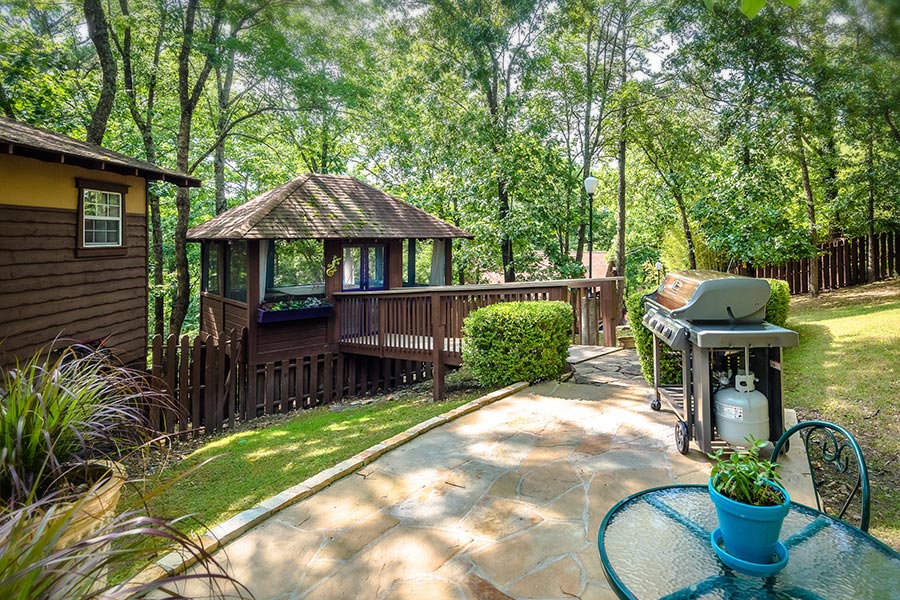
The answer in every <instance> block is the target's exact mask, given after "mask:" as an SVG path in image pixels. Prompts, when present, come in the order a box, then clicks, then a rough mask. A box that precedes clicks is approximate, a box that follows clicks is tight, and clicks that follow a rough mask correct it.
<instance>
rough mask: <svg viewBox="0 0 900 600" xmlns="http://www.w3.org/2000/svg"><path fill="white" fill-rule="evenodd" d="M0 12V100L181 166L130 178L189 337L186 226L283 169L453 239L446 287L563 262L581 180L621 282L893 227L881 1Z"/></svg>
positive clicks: (899, 34) (890, 106) (580, 211)
mask: <svg viewBox="0 0 900 600" xmlns="http://www.w3.org/2000/svg"><path fill="white" fill-rule="evenodd" d="M0 13H2V15H3V17H4V19H3V22H2V25H0V31H2V36H0V112H2V114H4V115H5V116H8V117H12V118H15V119H19V120H21V121H25V122H28V123H33V124H36V125H41V126H44V127H48V128H51V129H54V130H57V131H60V132H63V133H67V134H69V135H73V136H74V137H77V138H81V139H87V140H92V141H95V142H102V144H103V145H104V146H106V147H108V148H111V149H113V150H117V151H121V152H124V153H126V154H130V155H133V156H136V157H139V158H146V159H148V160H150V161H153V162H156V163H158V164H159V165H161V166H165V167H171V168H177V169H179V170H182V171H186V172H189V173H191V174H193V175H195V176H198V177H200V178H202V179H203V180H204V186H203V187H202V188H201V189H199V190H195V191H192V192H188V191H187V190H180V191H178V190H174V189H171V188H170V187H169V186H167V185H154V186H153V188H152V190H151V192H152V193H151V194H150V213H151V215H150V222H151V230H152V238H151V241H152V245H153V251H152V252H151V260H152V263H153V270H152V276H151V286H150V293H151V296H152V298H153V300H152V302H151V306H152V307H153V309H152V314H153V317H152V318H153V321H154V323H155V328H154V330H155V331H156V332H163V331H165V330H167V329H168V330H169V331H173V332H177V331H179V330H181V329H184V330H190V329H192V328H194V327H196V320H197V315H196V306H195V302H196V295H197V294H196V284H197V279H198V277H197V271H198V269H199V256H198V254H199V253H198V251H197V248H195V247H193V245H190V244H186V243H185V240H184V233H185V231H186V230H187V228H188V227H189V226H190V225H193V224H196V223H198V222H201V221H203V220H205V219H207V218H209V217H210V216H212V215H214V214H216V213H219V212H221V211H223V210H225V209H226V208H228V207H230V206H234V205H236V204H238V203H241V202H243V201H245V200H247V199H249V198H251V197H253V196H254V195H256V194H258V193H260V192H262V191H265V190H266V189H269V188H271V187H273V186H274V185H277V184H280V183H283V182H284V181H287V180H288V179H290V178H292V177H294V176H296V175H297V174H299V173H301V172H308V171H312V172H322V173H347V174H351V175H354V176H357V177H360V178H363V179H366V180H368V181H369V182H370V183H372V184H374V185H376V186H379V187H382V188H384V189H386V190H387V191H389V192H391V193H393V194H395V195H397V196H399V197H401V198H404V199H406V200H407V201H409V202H411V203H413V204H414V205H416V206H419V207H421V208H424V209H425V210H427V211H429V212H431V213H432V214H435V215H436V216H439V217H441V218H443V219H446V220H448V221H450V222H452V223H454V224H456V225H458V226H460V227H462V228H463V229H466V230H467V231H469V232H471V233H472V234H474V236H475V239H474V240H473V241H464V242H457V243H458V244H460V245H459V246H457V247H456V248H455V252H454V257H455V264H454V274H455V275H454V277H455V279H457V280H458V281H461V282H476V281H479V280H483V279H484V278H485V277H486V276H487V274H489V273H499V274H502V275H503V276H504V277H505V278H506V279H507V280H512V279H523V278H547V277H573V276H581V275H583V274H584V273H583V268H582V267H581V264H582V263H581V259H582V256H583V254H584V253H585V251H586V240H587V239H588V236H589V233H590V232H589V231H588V230H587V224H588V222H589V218H588V217H589V215H588V207H589V203H588V202H587V200H588V198H587V196H586V195H585V193H584V190H583V187H582V181H583V179H584V178H585V177H586V176H587V175H589V174H593V175H594V176H595V177H597V178H598V179H599V180H600V187H599V189H598V190H597V193H596V194H595V197H594V199H593V200H594V202H593V206H594V211H595V214H594V219H593V221H594V231H593V236H594V247H595V249H599V250H611V251H613V252H612V254H611V256H612V255H614V254H615V249H616V242H615V240H614V237H615V235H616V230H617V221H618V222H619V223H618V231H619V234H620V235H621V236H622V239H623V240H624V243H625V265H624V268H625V269H626V275H627V277H628V280H629V285H641V284H642V283H643V281H644V279H645V278H647V277H648V276H651V273H652V265H653V264H654V263H655V262H656V261H657V260H660V259H662V260H663V262H664V266H665V268H666V269H674V268H686V267H688V266H697V267H718V268H728V267H731V266H734V265H737V264H741V263H743V264H749V265H765V264H774V263H778V262H781V261H785V260H788V259H796V258H800V257H804V256H811V255H813V254H814V253H815V248H816V244H817V242H818V241H819V240H822V239H826V238H827V237H828V236H837V235H846V236H857V235H868V234H874V233H875V232H877V231H880V230H887V229H892V228H896V227H898V226H900V210H898V204H900V202H898V194H900V174H898V170H897V169H896V167H895V165H896V164H897V162H898V158H900V25H898V23H900V13H898V9H897V6H896V5H895V3H890V2H887V1H886V0H885V1H884V2H877V1H873V2H863V1H861V0H841V1H837V0H825V1H824V2H800V3H797V2H795V1H793V0H792V1H790V2H788V1H773V2H768V3H766V2H765V0H744V1H743V2H741V3H740V5H739V6H738V5H737V4H734V5H732V4H731V3H724V2H713V1H709V0H708V1H707V2H705V3H704V2H698V1H697V0H676V1H675V2H672V3H654V2H649V1H648V0H563V1H560V2H547V1H545V0H466V1H463V0H400V1H393V2H380V1H378V0H367V1H365V2H349V1H347V0H317V1H309V2H301V3H295V2H283V1H281V0H177V1H170V0H118V1H116V2H99V1H97V0H84V1H83V2H74V1H71V0H55V1H53V2H49V1H39V2H30V1H29V2H26V1H24V0H5V1H4V2H2V3H0ZM748 16H752V17H753V18H752V19H751V18H748ZM626 181H627V183H628V185H627V186H625V182H626ZM619 268H621V267H619ZM595 275H596V274H595ZM652 277H655V275H653V276H652Z"/></svg>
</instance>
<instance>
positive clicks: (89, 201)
mask: <svg viewBox="0 0 900 600" xmlns="http://www.w3.org/2000/svg"><path fill="white" fill-rule="evenodd" d="M82 194H83V195H84V196H83V204H82V207H83V208H82V210H83V214H82V227H83V228H84V229H83V231H82V238H81V239H82V240H83V245H84V247H85V248H118V247H120V246H122V213H123V210H122V208H123V207H122V194H120V193H118V192H107V191H103V190H92V189H83V190H82Z"/></svg>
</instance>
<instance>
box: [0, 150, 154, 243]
mask: <svg viewBox="0 0 900 600" xmlns="http://www.w3.org/2000/svg"><path fill="white" fill-rule="evenodd" d="M76 178H83V179H93V180H95V181H106V182H109V183H115V184H118V185H127V186H128V193H126V194H125V212H126V213H128V214H140V215H146V214H147V182H146V181H144V180H143V179H142V178H140V177H127V176H124V175H117V174H115V173H108V172H104V171H95V170H91V169H84V168H82V167H74V166H72V165H61V164H53V163H46V162H43V161H39V160H33V159H30V158H24V157H22V156H5V155H0V181H2V182H3V185H2V186H0V204H10V205H14V206H34V207H44V208H61V209H68V210H75V209H76V208H77V207H78V188H77V187H75V179H76ZM41 235H43V234H41Z"/></svg>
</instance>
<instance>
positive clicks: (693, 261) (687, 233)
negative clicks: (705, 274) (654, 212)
mask: <svg viewBox="0 0 900 600" xmlns="http://www.w3.org/2000/svg"><path fill="white" fill-rule="evenodd" d="M672 195H673V196H674V197H675V205H676V206H677V207H678V214H679V215H680V216H681V228H682V229H683V230H684V239H685V241H686V242H687V251H688V265H689V266H690V268H691V269H696V268H697V257H696V254H695V253H694V235H693V234H692V233H691V225H690V223H689V222H688V218H687V210H686V209H685V208H684V197H683V196H682V193H681V190H680V189H678V188H675V190H673V191H672Z"/></svg>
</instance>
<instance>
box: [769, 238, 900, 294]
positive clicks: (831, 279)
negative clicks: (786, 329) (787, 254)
mask: <svg viewBox="0 0 900 600" xmlns="http://www.w3.org/2000/svg"><path fill="white" fill-rule="evenodd" d="M873 250H874V258H875V260H874V262H873V263H872V264H873V270H874V274H875V279H876V280H878V279H884V278H886V277H890V276H892V275H893V274H894V273H900V232H893V233H880V234H878V235H876V236H875V240H874V246H873ZM810 260H811V259H808V258H803V259H800V260H791V261H788V262H786V263H784V264H781V265H768V266H763V267H756V268H755V272H754V271H751V274H753V275H755V276H756V277H767V278H770V279H782V280H784V281H786V282H787V283H788V286H790V288H791V293H792V294H805V293H807V292H809V265H810ZM817 260H818V262H819V288H820V289H822V290H834V289H838V288H845V287H850V286H854V285H860V284H862V283H866V282H867V281H868V265H869V239H868V237H858V238H852V239H848V238H838V239H835V240H831V241H828V242H825V243H823V244H820V245H819V256H818V259H817Z"/></svg>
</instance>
